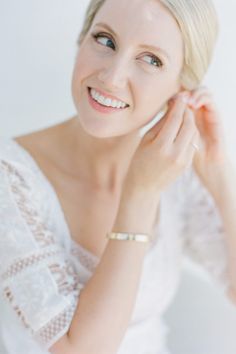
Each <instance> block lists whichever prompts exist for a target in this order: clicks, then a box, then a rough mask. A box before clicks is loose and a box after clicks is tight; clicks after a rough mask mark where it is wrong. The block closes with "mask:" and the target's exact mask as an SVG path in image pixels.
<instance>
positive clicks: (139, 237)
mask: <svg viewBox="0 0 236 354" xmlns="http://www.w3.org/2000/svg"><path fill="white" fill-rule="evenodd" d="M107 238H109V239H111V240H125V241H138V242H149V241H150V240H151V236H150V235H147V234H137V233H135V234H133V233H126V232H109V233H107Z"/></svg>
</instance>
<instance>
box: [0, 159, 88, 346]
mask: <svg viewBox="0 0 236 354" xmlns="http://www.w3.org/2000/svg"><path fill="white" fill-rule="evenodd" d="M21 172H22V171H21V170H20V169H19V168H18V166H17V165H16V164H13V163H9V162H7V161H3V160H0V200H1V204H0V220H1V223H0V259H1V268H0V292H1V296H2V297H3V301H4V302H5V306H9V307H11V308H12V309H13V311H14V313H15V316H16V317H17V318H18V320H19V321H20V322H21V324H22V325H23V327H24V328H25V329H26V330H27V332H28V334H29V335H30V336H31V337H33V338H34V339H35V340H36V341H37V342H38V343H40V345H41V346H42V347H43V348H46V349H48V348H49V347H50V346H52V345H53V344H54V343H55V342H56V341H57V340H58V339H59V338H60V337H61V336H62V335H64V334H65V333H66V332H67V331H68V329H69V326H70V323H71V320H72V317H73V314H74V311H75V308H76V305H77V302H78V297H79V293H80V290H81V289H82V288H83V285H82V284H80V283H79V281H78V279H77V275H76V272H75V270H74V268H73V265H72V264H70V262H69V260H68V259H67V258H66V257H65V253H64V252H63V248H62V247H61V246H60V244H59V242H56V239H55V237H54V235H53V234H52V233H51V232H50V231H49V230H48V229H46V227H45V226H44V223H43V221H42V220H41V218H40V215H39V214H40V213H39V212H38V211H39V206H38V205H37V200H36V199H37V198H35V199H34V191H32V187H31V185H30V183H27V178H26V177H23V176H24V174H22V173H21ZM29 173H30V172H29Z"/></svg>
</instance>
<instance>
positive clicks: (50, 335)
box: [35, 305, 75, 346]
mask: <svg viewBox="0 0 236 354" xmlns="http://www.w3.org/2000/svg"><path fill="white" fill-rule="evenodd" d="M74 312H75V305H73V306H70V307H68V308H67V309H66V310H65V311H63V312H62V313H60V314H59V315H58V316H56V317H55V318H54V319H53V320H52V321H50V322H49V323H48V324H47V326H45V327H43V328H41V329H40V331H39V332H38V333H37V335H36V336H35V337H36V338H37V339H38V340H39V341H41V342H42V343H43V344H45V345H47V346H50V345H51V343H52V342H53V341H54V340H55V336H57V337H59V336H60V333H61V331H62V330H64V331H65V329H66V332H67V331H68V329H69V324H70V323H71V321H72V318H73V316H74Z"/></svg>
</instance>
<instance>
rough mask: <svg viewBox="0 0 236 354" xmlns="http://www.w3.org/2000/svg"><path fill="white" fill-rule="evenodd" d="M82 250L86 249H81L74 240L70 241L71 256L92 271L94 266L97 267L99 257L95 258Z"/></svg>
mask: <svg viewBox="0 0 236 354" xmlns="http://www.w3.org/2000/svg"><path fill="white" fill-rule="evenodd" d="M84 251H86V250H81V249H80V246H79V245H77V244H76V243H75V242H74V241H72V246H71V254H72V256H74V257H76V258H77V259H79V261H80V263H81V264H82V265H83V266H84V267H85V268H87V269H88V270H89V271H91V272H94V270H95V268H96V267H97V264H98V263H99V259H98V258H95V256H94V255H93V254H91V253H89V254H86V253H85V252H84ZM86 252H87V251H86Z"/></svg>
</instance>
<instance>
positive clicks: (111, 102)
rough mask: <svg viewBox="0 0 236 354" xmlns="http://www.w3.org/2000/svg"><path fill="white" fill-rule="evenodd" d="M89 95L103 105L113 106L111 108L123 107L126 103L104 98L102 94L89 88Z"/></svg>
mask: <svg viewBox="0 0 236 354" xmlns="http://www.w3.org/2000/svg"><path fill="white" fill-rule="evenodd" d="M90 92H91V96H92V97H93V99H94V100H95V101H98V102H99V103H100V104H102V105H103V106H107V107H113V108H124V107H126V103H124V102H121V101H116V100H112V99H110V98H105V97H104V96H102V95H100V94H99V93H98V92H97V91H96V90H94V89H91V91H90Z"/></svg>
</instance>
